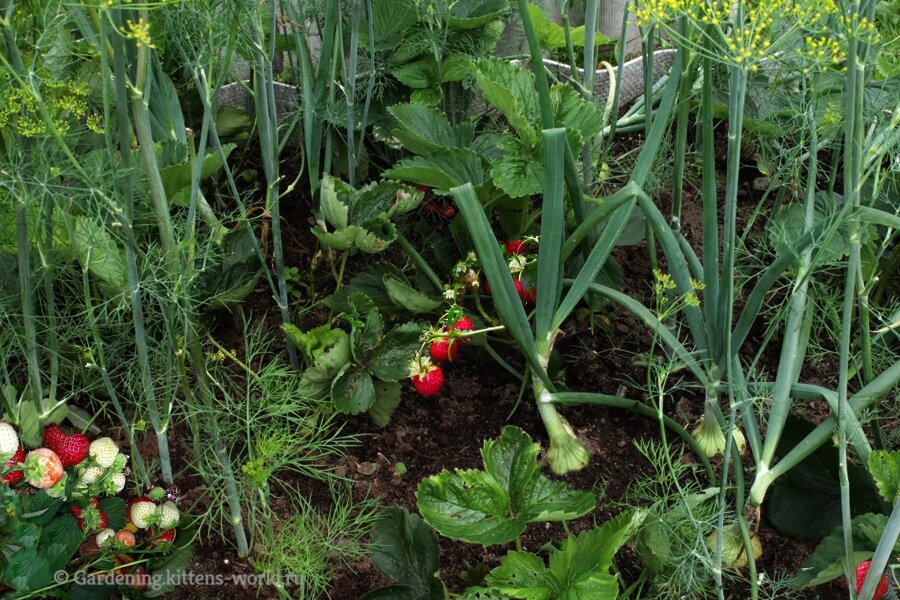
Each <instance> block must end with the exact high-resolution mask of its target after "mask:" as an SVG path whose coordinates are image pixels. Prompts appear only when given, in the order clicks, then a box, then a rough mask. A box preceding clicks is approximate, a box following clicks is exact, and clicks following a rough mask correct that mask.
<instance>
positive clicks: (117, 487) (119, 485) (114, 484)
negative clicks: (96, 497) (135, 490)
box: [109, 473, 125, 494]
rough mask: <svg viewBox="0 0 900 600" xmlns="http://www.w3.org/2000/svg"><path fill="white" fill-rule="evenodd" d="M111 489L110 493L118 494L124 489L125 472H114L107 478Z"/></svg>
mask: <svg viewBox="0 0 900 600" xmlns="http://www.w3.org/2000/svg"><path fill="white" fill-rule="evenodd" d="M109 482H110V486H109V488H110V489H111V491H110V492H109V493H110V494H118V493H119V492H121V491H122V490H123V489H125V473H115V474H114V475H113V476H112V477H110V478H109Z"/></svg>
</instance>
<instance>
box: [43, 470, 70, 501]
mask: <svg viewBox="0 0 900 600" xmlns="http://www.w3.org/2000/svg"><path fill="white" fill-rule="evenodd" d="M68 478H69V474H68V473H66V472H65V471H63V474H62V477H60V478H59V481H57V482H56V483H55V484H54V485H53V486H52V487H49V488H47V489H46V490H44V491H45V492H46V493H47V495H48V496H50V497H51V498H65V496H66V480H67V479H68Z"/></svg>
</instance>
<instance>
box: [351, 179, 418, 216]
mask: <svg viewBox="0 0 900 600" xmlns="http://www.w3.org/2000/svg"><path fill="white" fill-rule="evenodd" d="M423 198H424V194H423V193H422V192H420V191H418V190H407V188H405V187H404V186H402V185H401V184H399V183H397V182H396V181H380V182H378V183H372V184H369V185H367V186H365V187H363V188H361V189H360V190H359V191H358V192H356V193H355V194H354V197H353V199H352V201H351V206H350V223H352V224H354V225H363V226H367V225H368V224H369V223H370V222H372V221H375V220H378V219H384V218H386V217H391V216H394V215H399V214H403V213H405V212H409V211H411V210H412V209H414V208H416V207H417V206H418V205H419V204H421V202H422V199H423Z"/></svg>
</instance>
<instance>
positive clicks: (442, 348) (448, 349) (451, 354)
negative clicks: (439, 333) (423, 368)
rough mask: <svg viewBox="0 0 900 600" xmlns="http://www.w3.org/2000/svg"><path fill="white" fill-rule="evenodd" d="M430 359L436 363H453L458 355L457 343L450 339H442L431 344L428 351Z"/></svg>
mask: <svg viewBox="0 0 900 600" xmlns="http://www.w3.org/2000/svg"><path fill="white" fill-rule="evenodd" d="M428 353H429V354H431V358H433V359H434V360H436V361H438V362H448V361H449V362H453V361H454V360H456V357H457V355H458V354H459V342H457V341H456V340H451V339H450V338H443V339H441V340H438V341H436V342H432V343H431V347H430V348H429V349H428Z"/></svg>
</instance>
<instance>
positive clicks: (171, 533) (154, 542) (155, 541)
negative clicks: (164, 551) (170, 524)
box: [147, 529, 175, 548]
mask: <svg viewBox="0 0 900 600" xmlns="http://www.w3.org/2000/svg"><path fill="white" fill-rule="evenodd" d="M150 536H151V537H150V541H148V542H147V545H148V546H150V547H151V548H167V547H168V546H169V544H172V543H174V542H175V530H174V529H167V530H166V531H162V532H160V531H154V532H153V533H151V534H150Z"/></svg>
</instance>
